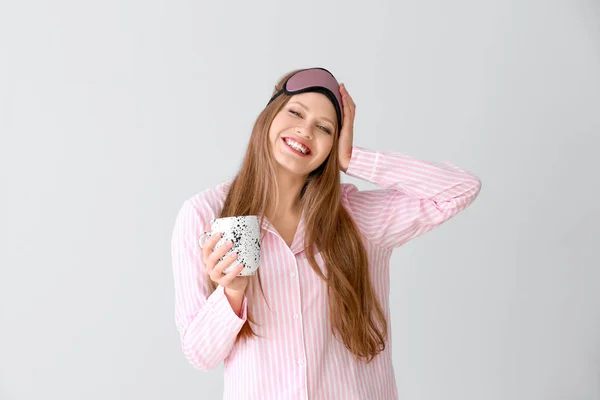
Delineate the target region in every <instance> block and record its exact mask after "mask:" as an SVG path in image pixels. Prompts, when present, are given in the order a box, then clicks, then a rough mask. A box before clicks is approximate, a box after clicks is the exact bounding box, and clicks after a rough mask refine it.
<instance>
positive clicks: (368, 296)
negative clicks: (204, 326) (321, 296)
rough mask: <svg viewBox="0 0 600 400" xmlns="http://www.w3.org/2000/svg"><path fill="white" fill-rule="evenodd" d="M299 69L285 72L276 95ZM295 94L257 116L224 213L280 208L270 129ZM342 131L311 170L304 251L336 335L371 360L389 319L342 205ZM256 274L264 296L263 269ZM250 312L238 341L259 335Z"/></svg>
mask: <svg viewBox="0 0 600 400" xmlns="http://www.w3.org/2000/svg"><path fill="white" fill-rule="evenodd" d="M296 71H297V70H296ZM296 71H292V72H289V73H288V74H286V75H284V76H283V77H282V78H281V79H280V81H279V82H278V84H277V85H276V87H275V89H274V91H273V94H275V93H276V92H277V91H279V90H280V89H281V87H282V85H283V83H284V82H285V80H286V79H287V78H288V77H289V76H291V75H293V74H294V73H295V72H296ZM290 97H291V96H289V95H286V94H285V93H282V94H281V95H280V96H279V97H277V98H276V99H275V100H274V101H273V102H272V103H271V104H269V105H268V106H266V107H265V109H264V110H263V111H262V112H261V113H260V115H259V116H258V118H257V120H256V122H255V124H254V127H253V129H252V134H251V136H250V140H249V143H248V147H247V151H246V155H245V156H244V160H243V162H242V166H241V168H240V170H239V171H238V173H237V175H236V176H235V178H234V179H233V181H232V183H231V186H230V189H229V192H228V194H227V197H226V199H225V203H224V205H223V209H222V211H221V213H220V215H219V217H230V216H234V215H259V216H260V217H261V223H262V218H264V216H265V214H264V212H265V210H270V209H276V207H277V203H276V202H277V199H278V198H279V196H278V195H277V193H278V187H277V180H276V179H275V167H274V163H275V161H274V158H273V154H272V150H271V146H270V143H269V129H270V127H271V122H272V121H273V119H274V118H275V116H276V115H277V113H278V112H279V111H280V110H281V109H282V108H283V107H284V106H285V104H286V103H287V102H288V101H289V99H290ZM338 131H339V127H336V132H335V134H334V135H333V137H334V139H333V146H332V150H331V153H330V154H329V156H328V157H327V159H326V160H325V161H324V162H323V164H321V165H320V166H319V167H318V168H317V169H316V170H314V171H313V172H311V173H310V174H309V176H308V177H307V180H306V183H305V185H304V187H303V188H302V191H301V194H300V196H301V204H302V209H303V210H304V214H305V221H306V229H305V237H304V243H305V245H307V247H306V250H305V251H306V257H307V259H308V261H309V263H310V265H311V267H312V268H313V270H314V271H315V273H316V274H317V275H319V276H320V277H321V278H322V279H323V280H324V281H325V282H326V283H327V286H328V289H329V290H328V302H329V310H330V315H331V320H330V323H331V329H332V333H333V335H334V336H335V337H338V338H341V340H342V342H343V343H344V345H345V346H346V348H348V350H350V351H351V352H352V353H353V354H354V356H355V358H356V359H362V358H364V359H366V361H367V363H368V362H371V361H372V359H373V358H374V357H375V356H376V355H377V354H378V353H380V352H381V351H383V350H384V349H385V341H386V336H387V321H386V319H385V315H384V313H383V309H382V307H381V304H380V303H379V300H378V299H377V297H376V296H375V293H374V290H373V286H372V284H371V280H370V278H369V265H368V262H369V261H368V257H367V252H366V249H365V246H364V243H363V242H362V237H361V233H360V231H359V230H358V227H357V226H356V224H355V223H354V221H353V219H352V217H351V216H350V214H348V212H347V211H346V210H345V209H344V207H343V206H342V204H341V200H340V196H341V186H340V172H339V167H338V152H337V144H338ZM272 199H275V207H274V208H271V205H272ZM315 245H316V247H317V248H318V249H319V251H320V252H321V255H322V256H323V260H324V262H325V265H326V271H327V276H325V275H324V274H323V273H322V272H321V269H320V268H319V266H318V264H317V262H316V260H315V254H314V246H315ZM257 278H258V283H259V286H260V290H261V292H262V294H263V297H264V291H263V288H262V281H261V279H260V268H259V269H258V270H257ZM207 282H208V285H209V288H210V293H212V292H213V291H214V290H215V289H216V287H217V284H216V283H215V282H213V281H212V280H210V279H207ZM250 283H252V281H251V282H250ZM250 283H249V286H251V284H250ZM265 300H266V299H265ZM250 314H251V313H250V312H249V309H248V313H247V321H246V323H245V324H244V325H243V326H242V329H241V331H240V332H239V334H238V337H237V338H236V342H237V340H241V339H244V340H247V339H249V338H251V337H252V336H257V335H256V333H255V332H254V331H253V330H252V328H251V326H250V323H252V324H255V323H256V322H255V321H254V320H253V319H252V316H251V315H250Z"/></svg>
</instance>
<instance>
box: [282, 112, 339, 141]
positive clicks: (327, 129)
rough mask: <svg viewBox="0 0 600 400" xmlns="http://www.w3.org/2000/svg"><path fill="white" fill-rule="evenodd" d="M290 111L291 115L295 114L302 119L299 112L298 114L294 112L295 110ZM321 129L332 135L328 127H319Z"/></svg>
mask: <svg viewBox="0 0 600 400" xmlns="http://www.w3.org/2000/svg"><path fill="white" fill-rule="evenodd" d="M289 111H290V113H291V114H294V115H297V116H299V117H302V115H301V114H300V113H299V112H297V111H294V110H289ZM319 128H320V129H321V130H323V131H325V132H327V133H328V134H330V135H331V131H330V130H329V128H327V127H325V126H323V125H319Z"/></svg>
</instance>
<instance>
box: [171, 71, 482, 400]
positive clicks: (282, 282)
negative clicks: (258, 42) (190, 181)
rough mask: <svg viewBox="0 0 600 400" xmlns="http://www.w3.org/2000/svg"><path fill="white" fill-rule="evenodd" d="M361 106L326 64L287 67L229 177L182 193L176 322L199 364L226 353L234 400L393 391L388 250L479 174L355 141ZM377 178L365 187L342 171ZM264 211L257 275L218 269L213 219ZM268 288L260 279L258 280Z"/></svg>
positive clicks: (467, 196)
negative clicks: (343, 177)
mask: <svg viewBox="0 0 600 400" xmlns="http://www.w3.org/2000/svg"><path fill="white" fill-rule="evenodd" d="M355 109H356V106H355V104H354V102H353V100H352V98H351V97H350V95H349V93H348V91H347V90H346V88H345V86H344V85H343V84H338V82H337V81H336V79H335V78H334V77H333V75H331V73H329V71H327V70H325V69H323V68H310V69H304V70H298V71H293V72H291V73H289V74H287V75H286V76H284V77H283V78H282V79H281V80H280V82H279V83H278V84H277V86H276V87H275V90H274V92H273V97H272V98H271V101H269V103H268V104H267V106H266V107H265V109H264V110H263V111H262V112H261V114H260V115H259V116H258V118H257V121H256V123H255V125H254V128H253V131H252V134H251V137H250V142H249V145H248V149H247V152H246V155H245V157H244V160H243V163H242V166H241V168H240V171H239V172H238V173H237V175H236V176H235V178H234V179H232V180H229V181H227V182H225V183H221V184H220V185H218V186H217V187H215V188H212V189H209V190H205V191H203V192H200V193H198V194H196V195H194V196H193V197H191V198H190V199H188V200H186V201H185V202H184V204H183V206H182V208H181V210H180V211H179V214H178V216H177V220H176V224H175V228H174V232H173V238H172V255H173V270H174V276H175V289H176V324H177V328H178V330H179V332H180V334H181V343H182V347H183V352H184V354H185V356H186V358H187V359H188V360H189V362H190V363H191V364H192V365H194V366H195V367H196V368H199V369H202V370H209V369H213V368H215V367H216V366H217V365H218V364H219V363H220V362H221V361H224V363H225V370H224V373H225V391H224V398H226V399H236V400H237V399H261V400H265V399H283V398H285V399H344V400H349V399H369V400H372V399H395V398H397V389H396V383H395V379H394V371H393V367H392V359H391V349H390V345H391V341H390V340H391V339H390V337H389V334H390V329H389V328H390V326H389V323H388V321H389V281H388V277H389V270H388V268H389V259H390V256H391V254H392V250H393V249H394V248H397V247H399V246H401V245H402V244H404V243H406V242H408V241H409V240H411V239H414V238H416V237H417V236H419V235H422V234H423V233H425V232H427V231H430V230H431V229H433V228H434V227H436V226H438V225H440V224H442V223H443V222H444V221H447V220H448V219H450V218H452V217H453V216H454V215H456V214H457V213H458V212H460V211H461V210H464V209H465V208H466V207H467V206H468V205H469V204H470V203H472V202H473V200H474V199H475V198H476V197H477V195H478V193H479V191H480V188H481V182H480V180H479V179H478V178H477V177H476V176H475V175H473V174H472V173H470V172H467V171H465V170H463V169H460V168H458V167H456V166H454V165H452V164H450V163H439V164H436V163H430V162H426V161H421V160H417V159H414V158H411V157H409V156H407V155H405V154H401V153H397V152H387V151H373V150H368V149H365V148H361V147H357V146H354V145H353V124H354V115H355ZM340 170H341V171H343V172H344V173H346V174H348V175H350V176H354V177H357V178H360V179H363V180H365V181H368V182H371V183H374V184H377V185H379V186H380V187H381V189H379V190H364V191H361V190H358V189H357V187H356V186H355V185H352V184H341V183H340V172H339V171H340ZM234 215H260V216H261V217H263V218H264V219H262V220H261V222H262V227H263V228H264V231H263V234H264V236H263V239H262V248H261V263H260V268H259V269H258V271H257V274H256V275H255V276H252V277H245V276H237V274H238V273H239V272H240V271H241V269H242V267H243V265H240V266H238V267H237V268H236V269H233V270H232V271H230V272H229V274H223V273H222V270H223V269H224V268H226V267H228V266H229V265H231V264H232V263H233V261H234V258H235V255H234V257H227V258H225V259H224V260H223V261H221V262H219V258H221V257H222V256H223V255H224V254H225V253H226V252H227V251H228V250H229V248H228V247H226V246H223V247H220V248H218V249H217V250H213V247H214V245H215V244H216V242H217V241H218V239H219V236H213V237H211V239H209V240H207V241H206V243H205V244H204V246H203V248H202V249H201V248H200V247H199V245H198V243H197V241H198V238H199V237H200V234H201V233H202V232H203V231H207V230H210V225H209V224H210V221H211V219H213V218H218V217H227V216H234ZM259 289H260V292H259Z"/></svg>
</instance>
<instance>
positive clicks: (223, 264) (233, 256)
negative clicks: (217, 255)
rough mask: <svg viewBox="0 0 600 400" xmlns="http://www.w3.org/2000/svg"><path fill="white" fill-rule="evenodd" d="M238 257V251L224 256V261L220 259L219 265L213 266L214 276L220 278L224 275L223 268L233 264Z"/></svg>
mask: <svg viewBox="0 0 600 400" xmlns="http://www.w3.org/2000/svg"><path fill="white" fill-rule="evenodd" d="M237 258H238V254H237V253H231V254H230V255H228V256H227V257H225V258H223V261H220V262H219V263H218V264H217V265H215V267H214V268H213V271H212V277H213V278H214V279H220V278H221V276H222V275H223V270H224V269H225V268H227V267H229V266H230V265H231V264H233V262H234V261H235V260H236V259H237Z"/></svg>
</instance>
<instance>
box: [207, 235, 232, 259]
mask: <svg viewBox="0 0 600 400" xmlns="http://www.w3.org/2000/svg"><path fill="white" fill-rule="evenodd" d="M232 247H233V242H232V241H231V240H228V241H226V242H225V243H224V244H223V245H221V246H220V247H219V248H218V249H215V251H213V252H212V253H211V254H210V255H209V257H208V259H209V260H210V261H211V262H212V263H213V264H217V263H218V262H219V260H220V259H221V258H222V257H223V256H224V255H225V254H226V253H227V252H228V251H229V250H231V248H232Z"/></svg>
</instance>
